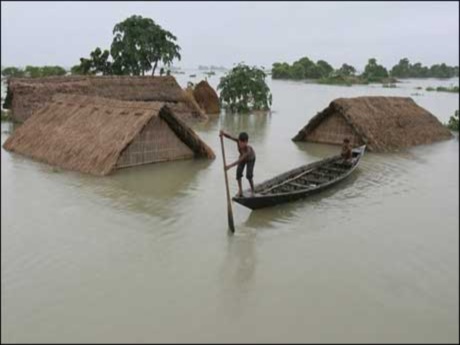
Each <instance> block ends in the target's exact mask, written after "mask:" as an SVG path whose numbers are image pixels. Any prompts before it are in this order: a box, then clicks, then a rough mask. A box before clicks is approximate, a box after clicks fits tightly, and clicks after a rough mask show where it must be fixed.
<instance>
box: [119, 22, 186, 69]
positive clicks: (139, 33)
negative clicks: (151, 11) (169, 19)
mask: <svg viewBox="0 0 460 345" xmlns="http://www.w3.org/2000/svg"><path fill="white" fill-rule="evenodd" d="M113 33H114V35H115V37H114V38H113V42H112V46H111V48H110V53H111V55H112V58H113V68H114V71H115V72H116V74H130V75H141V74H142V75H144V74H145V72H147V71H149V70H152V75H154V74H155V70H156V68H157V66H158V63H159V62H162V63H163V64H164V65H167V66H169V65H170V64H171V63H172V62H173V60H174V59H176V58H177V59H179V60H180V59H181V55H180V53H179V51H180V47H179V45H177V44H176V40H177V37H176V36H174V35H173V34H172V33H171V32H169V31H167V30H164V29H163V28H162V27H161V26H160V25H158V24H156V23H155V22H154V21H153V20H152V19H150V18H143V17H141V16H131V17H129V18H128V19H125V20H124V21H123V22H121V23H118V24H117V25H115V27H114V29H113ZM152 65H153V67H152Z"/></svg>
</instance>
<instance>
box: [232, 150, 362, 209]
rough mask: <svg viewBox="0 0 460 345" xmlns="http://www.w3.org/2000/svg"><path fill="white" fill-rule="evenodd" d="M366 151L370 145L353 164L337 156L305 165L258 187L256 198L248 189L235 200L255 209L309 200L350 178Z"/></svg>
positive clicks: (354, 152) (358, 152) (356, 153)
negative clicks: (307, 198) (314, 195)
mask: <svg viewBox="0 0 460 345" xmlns="http://www.w3.org/2000/svg"><path fill="white" fill-rule="evenodd" d="M365 148H366V145H363V146H360V147H357V148H354V149H353V150H352V158H351V161H350V162H349V163H347V162H344V160H343V159H342V158H341V157H340V155H337V156H333V157H329V158H325V159H323V160H320V161H317V162H314V163H311V164H307V165H303V166H301V167H298V168H296V169H292V170H290V171H288V172H285V173H284V174H281V175H278V176H276V177H274V178H272V179H270V180H267V181H265V182H262V183H260V184H258V185H256V186H255V187H254V196H251V191H250V189H246V190H244V191H243V197H236V196H235V197H234V198H233V200H234V201H235V202H237V203H239V204H241V205H243V206H246V207H248V208H250V209H252V210H255V209H258V208H263V207H269V206H274V205H277V204H281V203H285V202H289V201H294V200H298V199H302V198H305V197H307V196H309V195H311V194H313V193H317V192H320V191H322V190H324V189H326V188H327V187H330V186H332V185H334V184H336V183H338V182H340V181H342V180H343V179H345V178H346V177H348V176H349V175H350V174H351V173H352V172H353V171H354V170H355V169H356V167H357V166H358V164H359V162H360V161H361V158H362V156H363V155H364V150H365Z"/></svg>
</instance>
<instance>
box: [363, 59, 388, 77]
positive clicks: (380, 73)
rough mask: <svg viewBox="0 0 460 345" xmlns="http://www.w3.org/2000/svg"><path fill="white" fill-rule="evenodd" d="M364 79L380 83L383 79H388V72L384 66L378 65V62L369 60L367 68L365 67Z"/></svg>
mask: <svg viewBox="0 0 460 345" xmlns="http://www.w3.org/2000/svg"><path fill="white" fill-rule="evenodd" d="M363 77H365V78H367V79H368V80H369V81H379V80H381V79H382V78H387V77H388V71H387V70H386V68H385V67H383V66H382V65H379V64H377V60H376V59H374V58H372V59H369V61H368V63H367V65H366V67H364V73H363Z"/></svg>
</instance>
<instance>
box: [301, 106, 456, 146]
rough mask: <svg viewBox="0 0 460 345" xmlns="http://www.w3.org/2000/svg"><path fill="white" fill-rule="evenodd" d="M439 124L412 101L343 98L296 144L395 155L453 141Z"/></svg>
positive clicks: (307, 128)
mask: <svg viewBox="0 0 460 345" xmlns="http://www.w3.org/2000/svg"><path fill="white" fill-rule="evenodd" d="M451 136H452V134H451V133H450V131H449V130H447V129H446V128H445V127H444V126H443V125H442V124H441V123H440V122H439V120H438V119H437V118H436V117H435V116H434V115H433V114H431V113H430V112H428V111H427V110H425V109H424V108H422V107H420V106H418V105H417V104H416V103H415V102H414V101H413V100H412V99H411V98H404V97H356V98H339V99H336V100H334V101H332V102H331V103H330V104H329V106H328V107H327V108H326V109H324V110H323V111H321V112H320V113H318V114H317V115H315V116H314V117H313V118H312V119H311V120H310V122H308V124H307V125H306V126H305V127H304V128H302V129H301V130H300V131H299V133H298V134H297V135H296V136H295V137H294V138H293V140H294V141H310V142H317V143H328V144H341V143H342V142H343V139H344V138H349V139H350V141H351V143H352V145H354V146H357V145H362V144H366V145H367V149H369V150H370V151H392V150H397V149H400V148H404V147H409V146H414V145H420V144H429V143H432V142H434V141H439V140H445V139H449V138H451Z"/></svg>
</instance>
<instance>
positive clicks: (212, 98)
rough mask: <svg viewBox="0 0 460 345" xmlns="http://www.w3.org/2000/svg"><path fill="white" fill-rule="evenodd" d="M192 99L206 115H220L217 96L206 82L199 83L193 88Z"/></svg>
mask: <svg viewBox="0 0 460 345" xmlns="http://www.w3.org/2000/svg"><path fill="white" fill-rule="evenodd" d="M193 97H194V98H195V100H196V102H197V103H198V105H199V106H200V108H201V109H203V110H204V111H205V113H206V114H219V113H220V103H219V96H217V93H216V91H215V90H214V89H213V88H212V87H211V85H209V83H208V82H207V81H206V80H202V81H200V82H199V83H198V84H197V85H196V86H195V89H194V90H193Z"/></svg>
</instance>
